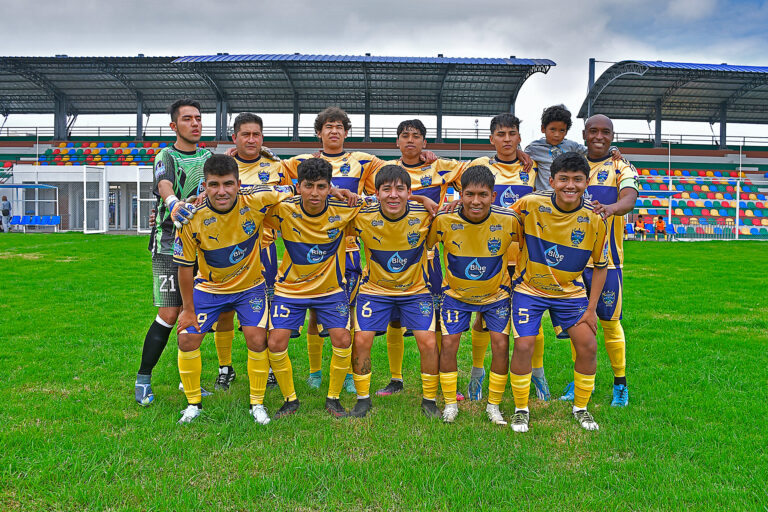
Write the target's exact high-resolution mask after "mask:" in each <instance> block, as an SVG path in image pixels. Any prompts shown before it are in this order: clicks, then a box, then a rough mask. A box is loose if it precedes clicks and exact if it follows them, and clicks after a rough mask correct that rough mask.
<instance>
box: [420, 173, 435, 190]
mask: <svg viewBox="0 0 768 512" xmlns="http://www.w3.org/2000/svg"><path fill="white" fill-rule="evenodd" d="M420 181H421V186H422V187H428V186H430V185H431V184H432V176H430V175H426V176H422V177H421V180H420Z"/></svg>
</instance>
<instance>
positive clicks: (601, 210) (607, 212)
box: [592, 199, 616, 219]
mask: <svg viewBox="0 0 768 512" xmlns="http://www.w3.org/2000/svg"><path fill="white" fill-rule="evenodd" d="M615 206H616V205H615V204H602V203H600V201H598V200H596V199H595V200H594V201H592V207H593V211H594V212H595V213H596V214H598V215H599V216H601V217H602V218H604V219H607V218H608V217H610V216H611V215H613V214H614V212H615V211H616V207H615Z"/></svg>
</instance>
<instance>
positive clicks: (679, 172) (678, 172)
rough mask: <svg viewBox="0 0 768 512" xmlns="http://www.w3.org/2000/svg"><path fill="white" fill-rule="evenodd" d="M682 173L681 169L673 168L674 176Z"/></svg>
mask: <svg viewBox="0 0 768 512" xmlns="http://www.w3.org/2000/svg"><path fill="white" fill-rule="evenodd" d="M682 175H683V171H681V170H680V169H675V176H682Z"/></svg>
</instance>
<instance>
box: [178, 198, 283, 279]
mask: <svg viewBox="0 0 768 512" xmlns="http://www.w3.org/2000/svg"><path fill="white" fill-rule="evenodd" d="M293 195H294V190H293V187H265V186H255V187H249V188H248V189H242V190H240V191H239V192H238V194H237V201H235V204H234V205H233V206H232V208H231V209H230V210H229V211H226V212H220V211H217V210H215V209H214V208H212V207H211V205H210V203H209V202H208V200H206V201H205V203H204V204H203V205H202V206H201V207H199V208H198V209H197V213H196V214H195V216H194V217H192V219H190V221H189V223H188V224H186V225H184V226H183V227H182V229H181V230H176V240H175V242H174V248H173V260H174V262H176V264H178V265H182V266H188V267H191V266H193V265H194V264H195V260H196V259H197V261H198V264H199V269H200V270H199V271H198V273H197V276H196V277H195V288H196V289H198V290H201V291H204V292H208V293H216V294H226V293H238V292H242V291H245V290H248V289H249V288H253V287H254V286H257V285H259V284H261V283H262V282H263V281H264V278H263V277H262V275H261V247H260V245H259V240H260V238H261V232H262V222H263V221H264V218H265V216H266V215H267V214H268V212H269V210H270V208H272V207H274V206H275V205H277V204H279V203H280V201H282V200H285V199H288V198H290V197H293Z"/></svg>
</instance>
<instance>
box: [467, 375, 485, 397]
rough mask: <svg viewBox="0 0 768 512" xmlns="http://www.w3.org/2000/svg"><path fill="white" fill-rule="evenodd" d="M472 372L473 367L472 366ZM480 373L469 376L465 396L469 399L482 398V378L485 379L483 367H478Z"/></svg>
mask: <svg viewBox="0 0 768 512" xmlns="http://www.w3.org/2000/svg"><path fill="white" fill-rule="evenodd" d="M472 371H473V372H474V371H475V369H474V368H473V369H472ZM480 371H481V372H482V373H480V374H479V375H475V376H472V377H470V379H469V385H468V386H467V396H468V397H469V400H470V401H473V402H474V401H476V400H482V398H483V379H485V368H482V369H480Z"/></svg>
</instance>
